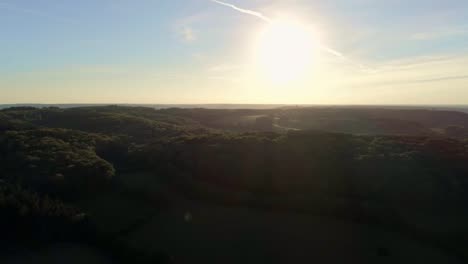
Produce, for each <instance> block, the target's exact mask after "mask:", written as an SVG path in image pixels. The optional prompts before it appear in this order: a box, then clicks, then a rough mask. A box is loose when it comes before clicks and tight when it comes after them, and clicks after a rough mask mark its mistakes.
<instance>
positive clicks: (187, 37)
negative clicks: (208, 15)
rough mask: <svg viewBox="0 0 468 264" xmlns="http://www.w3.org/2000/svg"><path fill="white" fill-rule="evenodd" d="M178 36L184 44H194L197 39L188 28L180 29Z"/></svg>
mask: <svg viewBox="0 0 468 264" xmlns="http://www.w3.org/2000/svg"><path fill="white" fill-rule="evenodd" d="M179 34H180V36H181V37H182V39H183V40H184V41H185V42H194V41H195V40H196V39H197V36H196V35H195V32H194V31H193V29H192V28H190V27H188V26H185V27H182V28H181V29H180V31H179Z"/></svg>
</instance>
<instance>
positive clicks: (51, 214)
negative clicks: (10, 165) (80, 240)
mask: <svg viewBox="0 0 468 264" xmlns="http://www.w3.org/2000/svg"><path fill="white" fill-rule="evenodd" d="M85 223H86V215H85V214H84V213H82V212H81V211H80V210H78V209H76V208H74V207H71V206H69V205H65V204H64V203H62V202H60V201H58V200H55V199H51V198H49V197H48V196H40V195H38V194H36V193H33V192H30V191H27V190H25V189H23V188H20V187H18V186H15V185H11V184H7V183H5V182H3V181H0V233H1V234H2V239H1V241H0V244H4V243H8V246H10V247H11V245H12V243H24V242H26V243H38V242H50V241H57V240H59V241H63V240H66V241H72V240H73V239H76V238H77V237H79V236H80V233H79V232H80V231H81V230H83V229H82V228H83V227H84V226H85ZM0 251H1V249H0Z"/></svg>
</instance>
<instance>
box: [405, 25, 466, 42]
mask: <svg viewBox="0 0 468 264" xmlns="http://www.w3.org/2000/svg"><path fill="white" fill-rule="evenodd" d="M467 34H468V27H467V28H448V29H442V30H435V31H429V32H418V33H415V34H413V35H411V37H410V38H411V39H413V40H434V39H440V38H448V37H456V36H462V35H467Z"/></svg>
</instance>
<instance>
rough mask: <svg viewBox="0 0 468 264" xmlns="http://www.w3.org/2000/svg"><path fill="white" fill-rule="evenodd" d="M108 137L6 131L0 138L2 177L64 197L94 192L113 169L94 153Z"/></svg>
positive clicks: (49, 131)
mask: <svg viewBox="0 0 468 264" xmlns="http://www.w3.org/2000/svg"><path fill="white" fill-rule="evenodd" d="M107 140H109V138H106V137H100V136H98V135H88V134H85V133H81V132H74V131H69V130H63V129H39V130H27V131H9V132H6V133H5V135H4V136H3V137H1V139H0V153H1V156H0V164H2V170H3V174H4V175H10V176H11V177H13V178H14V179H10V180H13V181H16V182H21V183H23V184H26V185H28V186H33V187H35V188H38V189H39V190H41V191H45V192H51V193H55V194H60V195H64V196H69V195H74V194H85V193H93V191H95V190H97V189H99V188H102V187H103V186H105V185H106V183H107V182H108V181H109V180H110V179H111V178H112V177H113V175H114V173H115V170H114V168H113V166H112V165H111V164H110V163H108V162H107V161H105V160H103V159H102V158H100V157H99V156H98V155H97V154H96V152H95V147H94V146H95V145H97V144H98V142H106V141H107Z"/></svg>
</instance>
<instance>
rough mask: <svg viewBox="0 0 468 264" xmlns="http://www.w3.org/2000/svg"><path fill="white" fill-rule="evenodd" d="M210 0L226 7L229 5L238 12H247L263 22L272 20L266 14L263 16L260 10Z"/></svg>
mask: <svg viewBox="0 0 468 264" xmlns="http://www.w3.org/2000/svg"><path fill="white" fill-rule="evenodd" d="M211 1H212V2H215V3H218V4H220V5H223V6H227V7H230V8H232V9H234V10H236V11H239V12H242V13H244V14H248V15H252V16H256V17H258V18H260V19H262V20H264V21H265V22H268V23H271V22H272V20H271V19H270V18H268V17H266V16H264V15H263V14H262V13H260V12H255V11H252V10H248V9H243V8H239V7H237V6H235V5H233V4H229V3H224V2H221V1H218V0H211Z"/></svg>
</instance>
